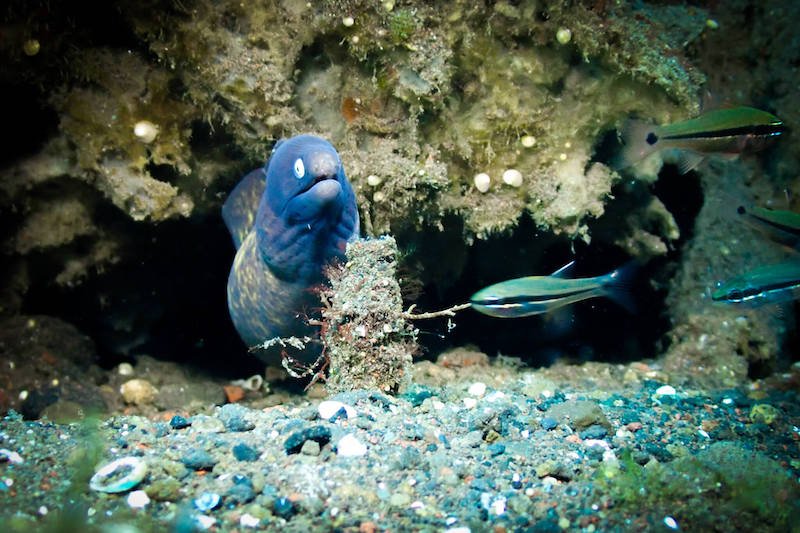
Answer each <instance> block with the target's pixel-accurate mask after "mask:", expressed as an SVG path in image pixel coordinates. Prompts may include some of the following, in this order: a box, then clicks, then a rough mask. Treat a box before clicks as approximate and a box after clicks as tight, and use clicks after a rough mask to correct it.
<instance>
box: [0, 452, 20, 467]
mask: <svg viewBox="0 0 800 533" xmlns="http://www.w3.org/2000/svg"><path fill="white" fill-rule="evenodd" d="M0 457H5V458H6V461H8V462H9V463H14V464H17V465H18V464H22V463H23V460H22V456H21V455H20V454H18V453H17V452H12V451H11V450H7V449H5V448H3V449H2V450H0Z"/></svg>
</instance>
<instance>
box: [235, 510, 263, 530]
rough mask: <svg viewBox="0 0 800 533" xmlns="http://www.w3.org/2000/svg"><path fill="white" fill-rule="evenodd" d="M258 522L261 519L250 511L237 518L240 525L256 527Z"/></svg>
mask: <svg viewBox="0 0 800 533" xmlns="http://www.w3.org/2000/svg"><path fill="white" fill-rule="evenodd" d="M259 522H261V520H259V519H258V518H256V517H255V516H253V515H251V514H250V513H244V514H243V515H242V516H241V518H239V525H240V526H242V527H258V524H259Z"/></svg>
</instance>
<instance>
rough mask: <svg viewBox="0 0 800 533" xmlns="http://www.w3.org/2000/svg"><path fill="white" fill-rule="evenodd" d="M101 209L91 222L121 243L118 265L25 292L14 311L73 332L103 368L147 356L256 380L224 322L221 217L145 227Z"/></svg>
mask: <svg viewBox="0 0 800 533" xmlns="http://www.w3.org/2000/svg"><path fill="white" fill-rule="evenodd" d="M103 209H104V210H105V212H104V213H102V214H99V215H98V216H99V217H101V218H103V219H104V220H105V222H104V223H105V224H110V225H113V226H115V227H116V228H117V230H118V231H119V232H121V234H123V235H124V236H125V237H124V238H125V241H126V242H125V244H124V249H123V252H122V253H123V258H122V261H120V263H119V264H118V265H115V266H112V267H110V268H109V269H108V271H106V272H104V273H98V274H97V275H95V276H90V277H89V278H88V279H87V280H86V281H85V282H83V283H82V284H80V285H77V286H75V287H58V286H55V285H47V286H43V285H35V286H32V287H31V290H30V292H29V293H28V294H27V296H26V299H25V303H24V306H23V309H22V311H23V312H24V313H26V314H44V315H51V316H57V317H60V318H62V319H64V320H66V321H68V322H70V323H72V324H73V325H75V326H76V327H78V328H79V329H80V330H81V331H82V332H83V333H84V334H86V335H88V336H89V337H90V338H91V339H92V341H93V342H94V343H95V346H96V349H97V353H98V356H99V361H98V362H99V364H100V365H101V366H103V367H105V368H111V367H113V366H114V365H116V364H118V363H120V362H122V361H133V360H135V356H138V355H142V354H147V355H150V356H153V357H155V358H157V359H161V360H166V361H175V362H178V363H180V364H186V365H191V366H194V367H196V368H197V369H198V370H202V371H206V372H208V373H209V374H212V375H216V376H219V377H229V378H240V377H242V376H248V375H253V374H257V373H260V372H261V369H262V365H261V364H260V363H259V362H258V360H257V359H256V358H255V357H252V356H250V355H249V354H248V353H247V350H246V348H245V347H244V345H243V344H242V342H241V340H240V339H239V337H238V335H237V334H236V331H235V330H234V328H233V325H232V323H231V321H230V318H229V317H228V306H227V302H226V292H225V287H226V282H227V277H228V271H229V269H230V265H231V261H232V260H233V256H234V247H233V243H232V242H231V239H230V235H229V234H228V231H227V229H226V228H225V226H224V224H223V222H222V218H221V217H220V216H218V215H217V214H216V213H215V212H213V211H212V212H209V213H208V214H206V215H203V216H194V217H192V218H189V219H182V220H171V221H166V222H162V223H160V224H157V225H149V224H148V225H145V224H138V223H135V222H133V221H131V220H129V219H127V218H126V217H124V215H122V214H121V213H119V212H118V211H117V210H116V208H113V207H109V206H105V207H104V208H103ZM56 267H57V265H53V264H48V263H47V262H46V256H43V257H42V262H39V263H38V264H37V269H38V270H40V271H41V272H40V273H41V274H44V273H45V272H46V271H48V270H52V269H53V268H56ZM44 279H52V276H51V277H49V278H48V277H45V278H44Z"/></svg>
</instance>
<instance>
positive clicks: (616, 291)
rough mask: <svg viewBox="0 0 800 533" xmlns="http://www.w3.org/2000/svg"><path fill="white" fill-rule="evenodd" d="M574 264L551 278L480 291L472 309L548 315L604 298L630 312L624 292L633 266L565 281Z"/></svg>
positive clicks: (514, 315) (518, 281) (533, 278)
mask: <svg viewBox="0 0 800 533" xmlns="http://www.w3.org/2000/svg"><path fill="white" fill-rule="evenodd" d="M573 263H574V262H570V263H567V264H566V265H565V266H563V267H561V268H560V269H558V270H557V271H555V272H554V273H553V274H551V275H550V276H527V277H524V278H515V279H510V280H507V281H502V282H500V283H495V284H494V285H490V286H488V287H486V288H484V289H481V290H479V291H478V292H476V293H475V294H473V295H472V297H471V298H470V303H471V304H472V308H473V309H475V310H476V311H478V312H479V313H483V314H484V315H489V316H493V317H498V318H517V317H523V316H531V315H540V314H543V313H549V312H550V311H553V310H555V309H558V308H560V307H564V306H566V305H570V304H573V303H575V302H580V301H582V300H587V299H589V298H595V297H597V296H606V297H608V298H611V299H612V300H614V301H616V302H617V303H619V304H620V305H622V306H624V307H625V308H627V309H633V303H632V301H631V299H630V294H629V293H628V291H627V290H626V289H627V286H628V285H629V281H630V278H631V276H632V274H633V270H634V266H633V264H630V263H629V264H628V265H625V266H623V267H621V268H618V269H616V270H614V271H612V272H609V273H608V274H605V275H602V276H594V277H591V278H572V279H566V278H564V277H563V276H564V275H565V274H566V273H567V271H568V270H570V268H571V267H572V265H573Z"/></svg>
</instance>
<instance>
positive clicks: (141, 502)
mask: <svg viewBox="0 0 800 533" xmlns="http://www.w3.org/2000/svg"><path fill="white" fill-rule="evenodd" d="M127 502H128V505H129V506H130V507H133V508H134V509H143V508H144V506H145V505H147V504H148V503H150V497H149V496H147V493H146V492H145V491H143V490H135V491H133V492H131V493H130V494H128V498H127Z"/></svg>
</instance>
